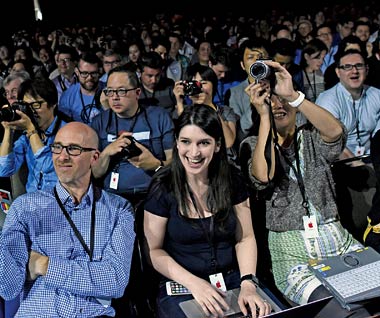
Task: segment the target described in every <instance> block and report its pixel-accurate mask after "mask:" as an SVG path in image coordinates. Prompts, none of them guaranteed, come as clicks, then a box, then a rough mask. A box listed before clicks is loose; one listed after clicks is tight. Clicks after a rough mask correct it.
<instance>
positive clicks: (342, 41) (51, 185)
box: [0, 3, 380, 318]
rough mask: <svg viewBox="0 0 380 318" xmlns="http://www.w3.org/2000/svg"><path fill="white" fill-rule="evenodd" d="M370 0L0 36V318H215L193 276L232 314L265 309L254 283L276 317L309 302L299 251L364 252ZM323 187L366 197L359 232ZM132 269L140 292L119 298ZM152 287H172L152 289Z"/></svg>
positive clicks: (373, 116) (335, 307)
mask: <svg viewBox="0 0 380 318" xmlns="http://www.w3.org/2000/svg"><path fill="white" fill-rule="evenodd" d="M371 5H373V7H371V6H369V7H365V6H363V7H360V8H359V7H355V6H354V5H352V6H351V5H345V6H343V5H335V6H333V7H332V8H323V9H321V10H319V11H316V12H314V13H313V14H302V15H301V14H297V15H296V14H290V13H289V12H287V13H286V14H283V13H282V12H279V11H276V10H273V12H272V13H271V14H268V15H267V16H266V17H260V18H257V19H254V18H247V17H243V16H242V17H238V18H233V17H232V16H228V17H212V18H206V17H205V18H204V19H202V20H197V19H191V18H190V17H186V16H185V15H179V14H173V15H171V16H165V15H157V16H156V17H155V19H152V20H149V21H143V22H141V23H140V24H131V23H125V24H122V25H112V26H102V27H95V26H75V27H70V26H67V27H62V28H54V29H49V28H48V27H46V26H45V27H44V28H41V25H39V27H38V28H36V29H35V30H34V29H30V30H28V32H27V31H25V30H17V32H16V33H15V34H14V36H13V37H12V39H9V41H2V42H1V43H0V90H1V91H2V94H1V96H0V98H1V99H2V100H1V102H2V105H4V106H2V108H1V110H0V121H1V126H2V131H1V135H0V138H1V144H0V176H1V177H3V178H5V177H7V178H11V179H12V182H11V184H12V188H11V189H10V190H11V192H12V194H13V196H14V202H13V203H12V204H11V206H10V209H9V211H7V217H6V219H5V222H4V225H3V226H2V228H1V236H0V297H1V298H0V318H2V317H3V316H4V317H7V318H8V317H13V316H14V317H32V316H33V317H40V316H41V317H47V316H49V317H75V316H80V317H114V316H116V317H130V316H131V317H138V318H142V317H144V318H145V317H147V315H148V313H147V312H148V311H147V308H149V315H152V317H157V318H164V317H176V318H180V317H185V314H184V312H183V311H182V310H181V308H180V306H179V303H180V302H182V301H185V300H188V299H192V298H194V299H195V300H196V301H197V302H198V304H199V305H200V306H201V308H202V310H203V311H204V313H205V316H212V317H223V316H224V312H225V311H226V310H227V309H228V306H229V304H228V302H227V299H226V291H225V290H223V289H220V286H219V284H214V283H213V280H210V276H213V275H217V276H218V278H219V280H220V281H221V282H222V285H224V286H226V289H228V290H230V289H234V288H240V293H239V306H240V308H241V312H242V314H243V315H248V314H251V315H252V317H254V316H255V314H256V313H257V315H258V316H260V317H261V316H264V315H267V314H269V313H270V312H271V310H272V308H271V306H270V304H269V303H268V302H266V301H264V300H263V298H262V297H261V296H260V294H259V293H258V291H257V288H258V286H259V285H258V280H259V281H260V280H261V281H262V282H264V283H267V284H268V287H269V289H272V290H275V292H274V293H273V297H276V296H278V298H279V299H277V300H276V301H277V302H279V303H281V302H282V303H286V306H289V307H290V306H297V305H302V304H307V303H310V302H312V301H314V300H318V299H322V298H324V297H326V296H329V295H330V292H329V291H328V290H327V289H326V288H325V287H324V286H323V285H322V283H321V282H320V281H319V280H318V279H317V278H316V277H315V275H314V274H313V273H312V272H311V271H310V270H309V268H308V261H309V260H310V259H324V258H328V257H331V256H334V255H341V254H344V253H347V252H350V251H354V250H356V249H359V248H363V247H364V246H371V247H373V248H375V249H376V250H377V251H379V252H380V223H379V222H380V211H379V209H380V205H379V203H380V180H379V178H380V177H379V174H380V168H379V166H380V165H379V162H380V148H379V143H378V139H379V138H380V133H378V131H379V128H380V80H379V78H380V77H379V74H378V69H380V40H379V39H380V36H379V35H378V30H379V27H380V14H377V15H376V14H374V12H377V11H376V10H374V9H376V5H375V4H374V3H372V4H371ZM378 12H380V10H379V11H378ZM376 141H377V142H376ZM25 171H26V172H25ZM348 176H349V177H348ZM348 178H350V180H349V181H350V182H348V180H347V179H348ZM16 181H17V182H16ZM342 183H344V184H346V183H350V184H360V185H362V188H360V189H359V191H360V190H361V189H366V190H368V188H372V190H373V192H371V193H370V194H371V195H370V196H369V200H370V207H369V208H368V209H367V211H366V210H364V209H363V210H362V211H361V213H362V215H361V216H360V217H361V219H363V220H365V224H364V227H363V224H361V225H360V226H356V227H355V225H352V223H349V222H346V219H344V218H343V217H342V212H344V213H345V216H346V218H347V213H348V209H349V207H348V205H347V202H348V200H349V194H350V192H349V191H348V192H345V193H344V194H345V195H347V197H346V196H344V197H343V196H342V194H341V193H342V192H339V191H337V190H338V189H339V186H342ZM337 192H339V193H338V194H339V195H337ZM342 201H344V202H345V203H346V204H342ZM352 204H354V202H352ZM351 209H352V206H351ZM342 210H345V211H342ZM310 224H311V226H309V225H310ZM266 260H269V262H266ZM136 264H138V265H136ZM137 269H139V271H142V273H141V272H140V273H139V274H137V272H136V271H137ZM145 271H146V272H145ZM144 275H146V277H148V276H149V277H152V282H155V284H156V287H153V286H152V288H151V290H150V291H148V292H142V293H133V291H131V290H130V286H132V285H133V284H134V285H136V284H138V282H139V280H141V281H142V280H144V279H146V277H144ZM168 281H176V282H178V283H180V284H182V285H183V286H185V287H186V288H187V289H188V290H189V291H190V292H191V294H190V295H181V296H170V295H168V294H167V290H166V282H168ZM329 310H330V312H329V313H330V314H331V316H336V317H346V315H348V314H350V315H352V316H350V317H355V318H360V317H369V316H370V313H369V312H368V311H367V310H366V309H365V308H364V307H361V308H358V309H355V310H354V312H351V313H348V312H347V310H346V309H344V308H342V307H341V305H340V304H339V303H338V302H336V301H334V300H332V301H331V302H330V303H329ZM2 315H3V316H2ZM148 318H149V317H148Z"/></svg>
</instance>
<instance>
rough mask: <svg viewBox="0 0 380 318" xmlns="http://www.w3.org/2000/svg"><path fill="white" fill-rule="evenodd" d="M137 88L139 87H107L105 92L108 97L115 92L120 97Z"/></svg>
mask: <svg viewBox="0 0 380 318" xmlns="http://www.w3.org/2000/svg"><path fill="white" fill-rule="evenodd" d="M135 89H137V87H134V88H118V89H111V88H105V89H103V93H104V95H106V96H107V97H112V96H113V94H116V95H117V96H119V97H124V96H125V95H127V93H128V92H129V91H133V90H135Z"/></svg>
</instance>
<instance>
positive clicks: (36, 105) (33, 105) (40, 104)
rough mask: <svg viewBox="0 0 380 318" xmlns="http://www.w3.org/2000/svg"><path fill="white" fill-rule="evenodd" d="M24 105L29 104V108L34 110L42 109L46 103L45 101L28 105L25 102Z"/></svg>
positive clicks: (37, 101)
mask: <svg viewBox="0 0 380 318" xmlns="http://www.w3.org/2000/svg"><path fill="white" fill-rule="evenodd" d="M23 103H24V104H27V105H28V106H30V107H32V108H33V109H40V108H41V107H42V104H43V103H46V102H45V101H44V100H36V101H34V102H30V103H26V102H23Z"/></svg>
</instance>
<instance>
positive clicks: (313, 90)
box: [304, 70, 317, 100]
mask: <svg viewBox="0 0 380 318" xmlns="http://www.w3.org/2000/svg"><path fill="white" fill-rule="evenodd" d="M304 73H305V77H306V80H307V82H308V84H309V85H310V89H311V92H312V93H313V97H314V100H316V99H317V87H316V85H315V71H313V83H311V81H310V79H309V75H307V72H306V70H304Z"/></svg>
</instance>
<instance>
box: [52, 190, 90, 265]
mask: <svg viewBox="0 0 380 318" xmlns="http://www.w3.org/2000/svg"><path fill="white" fill-rule="evenodd" d="M93 193H94V197H93V199H92V207H91V232H90V248H88V246H87V244H86V242H85V241H84V239H83V236H82V234H81V233H80V232H79V230H78V228H77V227H76V225H75V224H74V222H73V220H72V219H71V217H70V214H69V213H68V212H67V211H66V209H65V207H64V206H63V203H62V202H61V200H60V199H59V196H58V192H57V188H56V187H54V196H55V199H56V200H57V202H58V205H59V207H60V208H61V210H62V212H63V214H64V216H65V217H66V219H67V221H68V222H69V224H70V226H71V228H72V229H73V231H74V233H75V236H76V237H77V238H78V240H79V242H80V243H81V244H82V246H83V248H84V250H85V251H86V252H87V254H88V256H89V257H90V261H91V262H92V256H93V252H94V243H95V188H93Z"/></svg>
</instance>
